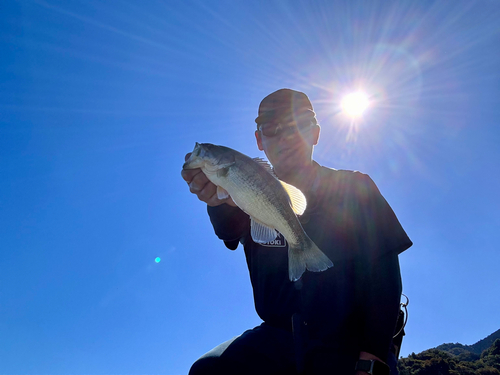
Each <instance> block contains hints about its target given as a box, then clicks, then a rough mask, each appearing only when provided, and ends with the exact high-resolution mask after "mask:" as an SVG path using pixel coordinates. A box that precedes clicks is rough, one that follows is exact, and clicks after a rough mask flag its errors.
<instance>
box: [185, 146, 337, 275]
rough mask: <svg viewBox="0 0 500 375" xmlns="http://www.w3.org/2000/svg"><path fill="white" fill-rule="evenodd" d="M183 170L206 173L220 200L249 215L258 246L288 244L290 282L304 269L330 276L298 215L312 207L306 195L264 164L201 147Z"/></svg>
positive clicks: (228, 151) (231, 152)
mask: <svg viewBox="0 0 500 375" xmlns="http://www.w3.org/2000/svg"><path fill="white" fill-rule="evenodd" d="M182 168H183V169H195V168H201V170H202V171H203V173H205V175H206V176H207V178H208V179H209V180H210V181H211V182H212V183H214V184H215V185H216V186H217V197H218V198H219V199H225V198H228V197H231V198H232V200H233V201H234V203H235V204H236V205H237V206H238V207H239V208H240V209H241V210H243V211H244V212H245V213H246V214H247V215H249V216H250V234H251V236H252V239H253V241H254V242H256V243H268V242H270V241H273V240H274V239H276V237H277V236H278V233H277V231H278V232H279V233H281V234H282V235H283V237H285V239H286V240H287V242H288V277H289V279H290V281H297V280H299V279H300V278H301V277H302V274H303V273H304V272H305V270H309V271H312V272H321V271H325V270H327V269H328V268H330V267H333V263H332V261H331V260H330V259H329V258H328V257H327V256H326V255H325V254H324V253H323V252H322V251H321V250H320V249H319V248H318V246H316V244H315V243H314V242H313V241H312V240H311V239H310V238H309V236H308V235H307V234H306V232H305V231H304V229H303V228H302V225H301V224H300V221H299V220H298V218H297V215H302V214H303V213H304V211H305V209H306V207H307V202H306V198H305V196H304V194H303V193H302V192H301V191H300V190H299V189H297V188H296V187H294V186H292V185H290V184H287V183H286V182H284V181H280V180H279V179H278V178H277V177H276V175H274V173H273V170H272V168H271V166H270V165H269V164H268V163H267V162H266V161H265V160H263V159H260V158H253V159H252V158H250V157H249V156H247V155H244V154H242V153H240V152H238V151H236V150H233V149H231V148H229V147H225V146H217V145H213V144H210V143H201V144H200V143H198V142H197V143H196V145H195V147H194V149H193V152H192V153H191V155H190V157H189V158H188V160H186V162H185V163H184V165H183V167H182Z"/></svg>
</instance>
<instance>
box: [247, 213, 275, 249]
mask: <svg viewBox="0 0 500 375" xmlns="http://www.w3.org/2000/svg"><path fill="white" fill-rule="evenodd" d="M250 227H251V231H250V233H251V235H252V239H253V241H254V242H256V243H267V242H270V241H272V240H274V239H276V237H277V236H278V233H276V230H275V229H274V228H271V227H268V226H267V225H265V224H262V223H260V222H258V221H257V220H255V219H254V218H253V217H250Z"/></svg>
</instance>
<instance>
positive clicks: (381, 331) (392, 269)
mask: <svg viewBox="0 0 500 375" xmlns="http://www.w3.org/2000/svg"><path fill="white" fill-rule="evenodd" d="M362 186H364V188H363V189H364V196H363V197H362V198H364V199H365V200H364V202H363V209H361V210H360V212H362V214H361V215H362V216H361V220H362V222H364V223H363V226H364V230H363V231H362V237H363V244H364V246H363V248H364V251H363V252H360V253H359V255H360V258H361V259H360V260H359V261H360V262H361V263H362V264H361V269H360V271H361V272H359V275H360V278H361V285H362V288H363V289H362V293H360V297H361V298H362V299H361V301H359V302H358V303H359V304H360V305H361V309H360V310H361V315H362V326H363V329H362V336H361V348H362V351H365V352H368V353H371V354H374V355H376V356H377V357H379V358H380V359H382V360H384V361H386V360H387V355H388V353H389V350H390V346H391V342H392V336H393V335H394V330H395V327H396V322H397V317H398V311H399V304H400V299H401V292H402V283H401V273H400V269H399V259H398V254H400V253H401V252H403V251H404V250H406V249H408V248H409V247H410V246H411V245H412V242H411V240H410V239H409V238H408V236H407V234H406V232H405V231H404V230H403V228H402V226H401V224H400V223H399V221H398V219H397V217H396V215H395V214H394V212H393V210H392V208H391V207H390V206H389V204H388V203H387V201H386V200H385V199H384V197H383V196H382V195H381V194H380V192H379V190H378V188H377V187H376V185H375V183H374V182H373V181H372V180H371V179H370V178H369V177H368V176H365V177H364V183H363V184H362Z"/></svg>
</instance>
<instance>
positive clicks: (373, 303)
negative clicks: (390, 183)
mask: <svg viewBox="0 0 500 375" xmlns="http://www.w3.org/2000/svg"><path fill="white" fill-rule="evenodd" d="M255 121H256V123H257V130H256V131H255V138H256V140H257V146H258V148H259V150H261V151H264V152H265V154H266V156H267V158H268V160H269V161H270V162H271V164H272V165H273V168H274V172H275V174H276V175H277V176H278V178H280V179H281V180H283V181H285V182H287V183H289V184H291V185H294V186H295V187H297V188H299V189H300V190H301V191H302V192H303V193H304V195H305V196H306V199H307V209H306V211H305V212H304V214H303V215H302V216H301V217H300V222H301V224H302V226H303V228H304V230H305V231H306V233H307V234H308V236H309V237H310V238H311V239H312V240H313V241H314V242H315V243H316V245H317V246H318V247H319V248H320V249H321V250H322V251H323V252H324V253H325V254H326V255H327V256H328V257H329V258H330V259H331V260H332V261H333V263H334V267H332V268H330V269H328V270H326V271H323V272H305V273H304V275H303V276H302V278H301V279H300V280H299V281H297V282H295V283H294V282H291V281H290V280H289V279H288V258H287V247H286V246H287V245H286V240H285V239H284V238H283V236H282V235H280V236H279V237H278V238H277V240H275V241H272V242H270V243H268V244H257V243H255V242H253V241H252V238H251V236H250V221H249V217H248V215H246V214H245V213H244V212H243V211H241V210H240V209H239V208H238V207H236V205H235V204H234V202H233V201H232V200H231V198H227V199H225V200H219V199H218V198H217V194H216V187H215V186H214V185H213V184H212V183H211V182H210V181H209V180H208V179H207V177H206V176H205V175H204V174H203V172H201V170H200V169H196V170H184V171H182V177H183V178H184V180H186V181H187V182H188V184H189V188H190V191H191V192H192V193H193V194H196V195H197V196H198V198H199V199H200V200H202V201H204V202H206V203H207V205H208V214H209V216H210V220H211V222H212V225H213V227H214V230H215V233H216V234H217V236H218V237H219V238H220V239H222V240H223V241H224V243H225V245H226V247H228V248H229V249H231V250H235V249H236V248H237V247H238V244H239V243H241V244H243V246H244V251H245V255H246V260H247V264H248V269H249V272H250V278H251V282H252V287H253V294H254V300H255V307H256V310H257V313H258V314H259V316H260V317H261V318H262V320H263V323H262V324H261V325H260V326H258V327H256V328H254V329H251V330H248V331H246V332H244V333H243V334H242V335H241V336H238V337H236V338H234V339H231V340H229V341H227V342H225V343H223V344H221V345H219V346H218V347H216V348H215V349H213V350H212V351H210V352H208V353H207V354H205V355H204V356H203V357H201V358H200V359H198V360H197V361H196V362H195V363H194V364H193V366H192V368H191V371H190V375H207V374H259V375H264V374H269V375H279V374H340V375H343V374H356V375H361V374H367V373H373V374H374V375H384V374H386V375H387V374H389V367H388V366H387V363H388V360H390V359H391V357H390V349H391V342H392V341H391V340H392V336H393V334H394V329H395V325H396V320H397V316H398V311H399V301H400V296H401V277H400V271H399V261H398V254H399V253H401V252H402V251H404V250H406V249H407V248H409V247H410V246H411V245H412V242H411V241H410V239H409V238H408V236H407V235H406V233H405V232H404V230H403V228H402V227H401V225H400V224H399V222H398V220H397V218H396V216H395V215H394V213H393V211H392V209H391V208H390V206H389V205H388V204H387V202H386V201H385V199H384V198H383V197H382V195H381V194H380V192H379V191H378V189H377V187H376V186H375V184H374V183H373V181H372V180H371V179H370V178H369V177H368V176H367V175H365V174H362V173H359V172H352V171H342V170H335V169H329V168H325V167H322V166H320V165H319V164H318V163H316V162H315V161H313V159H312V154H313V148H314V146H315V145H316V144H317V143H318V140H319V134H320V126H319V125H318V123H317V120H316V115H315V112H314V109H313V106H312V104H311V102H310V101H309V98H308V97H307V96H306V95H305V94H304V93H302V92H298V91H294V90H290V89H281V90H278V91H276V92H274V93H272V94H270V95H268V96H267V97H266V98H264V99H263V100H262V102H261V104H260V106H259V115H258V117H257V119H256V120H255ZM188 156H189V154H188V155H186V157H188ZM392 359H393V362H394V358H392Z"/></svg>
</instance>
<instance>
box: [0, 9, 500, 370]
mask: <svg viewBox="0 0 500 375" xmlns="http://www.w3.org/2000/svg"><path fill="white" fill-rule="evenodd" d="M499 19H500V2H498V1H488V0H483V1H330V0H328V1H314V0H312V1H300V0H294V1H291V0H290V1H275V0H265V1H257V0H255V1H233V0H226V1H190V0H187V1H136V0H128V1H115V2H112V1H108V2H102V1H83V0H81V1H68V0H45V1H42V0H40V1H38V0H34V1H32V0H25V1H12V0H6V1H2V2H1V4H0V250H1V253H0V254H1V256H0V374H28V373H29V374H68V373H71V374H75V375H80V374H81V375H83V374H166V375H180V374H186V373H187V371H188V369H189V367H190V364H191V363H192V362H193V361H194V360H195V359H196V358H197V357H198V356H200V355H201V354H203V353H204V352H206V351H208V350H209V349H211V348H212V347H214V346H215V345H217V344H219V343H221V342H222V341H225V340H227V339H229V338H231V337H233V336H235V335H237V334H240V333H241V332H242V331H244V330H245V329H247V328H251V327H253V326H255V325H258V324H259V322H260V320H259V318H258V316H257V315H256V313H255V311H254V308H253V300H252V295H251V288H250V282H249V278H248V273H247V269H246V264H245V259H244V255H243V252H242V249H241V248H239V249H238V250H237V251H235V252H231V251H229V250H227V249H225V248H224V246H223V244H222V243H221V242H219V240H218V239H217V238H216V237H215V235H214V234H213V230H212V228H211V226H210V223H209V221H208V218H207V215H206V209H205V205H204V204H202V203H201V202H199V201H198V200H197V199H196V197H195V196H193V195H191V194H190V193H189V192H188V189H187V186H186V184H185V182H184V181H183V180H182V179H181V177H180V170H181V167H182V163H183V161H184V155H185V154H186V153H187V152H189V151H191V150H192V148H193V146H194V143H195V142H210V143H215V144H220V145H225V146H229V147H232V148H235V149H237V150H239V151H241V152H244V153H246V154H248V155H250V156H253V157H256V156H263V154H262V153H261V152H259V151H258V150H257V147H256V145H255V143H254V136H253V132H254V129H255V123H254V119H255V117H256V116H257V107H258V105H259V102H260V100H261V99H262V98H263V97H264V96H266V95H267V94H269V93H271V92H272V91H275V90H277V89H279V88H284V87H288V88H294V89H298V90H302V91H304V92H306V93H307V94H308V95H309V97H310V98H311V100H312V101H313V104H314V106H315V109H316V112H317V115H318V119H319V121H320V124H321V125H322V134H321V140H320V144H319V145H318V146H317V147H316V150H315V159H316V160H317V161H318V162H319V163H320V164H323V165H325V166H329V167H333V168H338V169H352V170H360V171H362V172H365V173H368V174H369V175H370V176H371V177H372V178H373V180H374V181H375V182H376V184H377V185H378V187H379V189H380V190H381V192H382V194H383V195H384V196H385V198H386V199H387V200H388V201H389V203H390V204H391V206H392V207H393V209H394V211H395V212H396V214H397V216H398V218H399V219H400V221H401V223H402V225H403V227H404V228H405V230H406V231H407V233H408V234H409V236H410V238H411V239H412V240H413V242H414V246H413V247H412V248H410V249H409V250H408V251H407V252H405V253H403V254H402V255H401V257H400V260H401V268H402V275H403V283H404V292H405V293H406V294H407V295H408V296H409V297H410V305H409V310H410V317H409V322H408V326H407V330H406V331H407V336H406V337H405V339H404V342H403V348H402V353H401V354H402V355H404V356H406V355H408V354H409V353H411V352H420V351H422V350H425V349H427V348H430V347H433V346H436V345H439V344H442V343H445V342H461V343H463V344H473V343H475V342H476V341H478V340H480V339H482V338H484V337H485V336H487V335H489V334H490V333H492V332H494V331H495V330H497V329H499V328H500V319H499V314H498V311H500V298H499V296H500V276H499V275H500V273H499V271H498V267H499V264H500V255H499V252H498V244H499V242H500V230H499V228H500V219H499V212H500V199H499V191H500V173H499V161H500V147H499V144H500V131H499V124H500V103H499V98H500V69H499V67H500V48H499V46H500V23H499V21H498V20H499ZM358 89H363V90H365V91H366V92H367V94H368V95H369V96H370V98H371V106H370V108H369V109H368V110H367V111H366V112H365V114H364V116H363V117H362V118H360V119H358V120H355V121H354V120H352V119H349V118H347V117H346V116H344V115H343V113H339V112H338V108H339V102H340V100H341V98H342V96H343V95H345V94H348V93H350V92H352V91H356V90H358ZM156 257H160V258H161V261H160V262H159V263H156V262H155V258H156Z"/></svg>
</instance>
